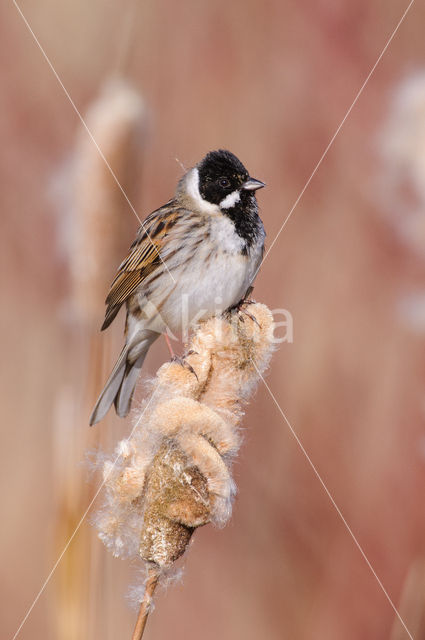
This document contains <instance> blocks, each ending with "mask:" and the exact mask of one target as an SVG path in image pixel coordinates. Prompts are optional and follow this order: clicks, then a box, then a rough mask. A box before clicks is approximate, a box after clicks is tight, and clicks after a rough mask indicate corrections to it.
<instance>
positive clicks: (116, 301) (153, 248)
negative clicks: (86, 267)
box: [102, 201, 183, 330]
mask: <svg viewBox="0 0 425 640" xmlns="http://www.w3.org/2000/svg"><path fill="white" fill-rule="evenodd" d="M173 205H174V203H173V201H170V202H169V203H167V204H166V205H164V207H161V208H160V209H157V210H156V211H154V212H153V213H151V214H150V215H149V216H148V217H147V218H146V220H145V221H144V223H143V226H142V227H140V229H139V231H138V234H137V237H136V239H135V241H134V242H133V244H132V245H131V247H130V251H129V254H128V256H127V257H126V259H125V260H124V261H123V262H122V263H121V264H120V266H119V268H118V272H117V274H116V276H115V278H114V280H113V282H112V284H111V288H110V290H109V293H108V297H107V298H106V304H107V309H106V314H105V320H104V323H103V325H102V330H103V329H106V328H107V327H108V326H109V325H110V324H111V322H112V320H113V319H114V318H115V316H116V315H117V313H118V311H119V309H120V307H121V305H122V304H123V303H124V302H125V301H126V300H127V299H128V298H129V297H130V296H131V295H132V294H133V293H134V292H135V291H136V289H138V288H139V287H140V285H141V284H142V283H143V281H144V280H145V279H146V278H147V276H148V275H150V274H151V273H152V272H153V271H155V270H156V269H158V268H164V264H163V258H162V257H161V254H162V253H163V251H164V248H165V247H166V244H167V235H168V233H169V231H170V229H171V228H172V227H173V226H174V224H175V223H176V222H177V220H178V219H179V217H181V215H182V213H183V210H182V209H180V208H176V207H175V205H174V206H173Z"/></svg>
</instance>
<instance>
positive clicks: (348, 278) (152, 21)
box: [0, 0, 425, 640]
mask: <svg viewBox="0 0 425 640" xmlns="http://www.w3.org/2000/svg"><path fill="white" fill-rule="evenodd" d="M407 4H408V3H407V2H400V1H398V0H391V1H387V2H383V1H381V0H379V1H378V0H373V1H372V2H368V1H366V0H358V2H356V3H353V2H348V0H340V1H339V2H335V1H332V0H318V1H316V2H307V1H305V0H300V1H299V2H297V3H295V2H290V1H288V0H284V1H281V0H280V1H278V0H267V1H264V0H263V1H262V2H260V1H259V0H248V1H245V2H242V1H241V0H235V1H234V2H231V3H230V2H224V1H223V0H216V1H211V0H210V1H208V2H207V1H205V0H200V1H198V2H194V1H190V0H181V1H180V2H170V1H168V2H167V1H165V0H157V1H156V2H153V1H152V0H145V1H144V2H137V1H135V0H125V2H121V3H112V2H105V1H102V0H93V1H92V2H90V3H87V2H82V1H81V0H74V1H73V2H70V1H68V0H65V1H59V2H57V1H56V2H55V1H53V0H40V1H39V2H37V3H36V5H35V4H34V3H30V2H28V1H27V0H22V2H21V4H20V7H21V9H22V12H23V13H24V15H25V17H26V19H27V21H28V23H29V25H30V26H31V28H32V29H33V31H34V33H35V35H36V37H37V38H38V39H39V41H40V44H41V45H42V47H43V48H44V49H45V52H46V54H47V56H48V57H49V59H50V61H51V63H52V65H53V66H54V68H55V70H56V72H57V74H58V75H59V77H60V79H61V81H62V82H63V84H64V86H65V87H66V90H67V91H68V92H69V95H70V97H71V98H72V100H73V101H74V103H75V106H76V108H77V109H78V110H79V111H80V112H81V114H82V115H83V117H84V118H85V120H86V122H87V124H88V126H89V128H90V131H91V132H92V133H93V136H94V137H95V139H96V141H97V143H98V145H99V147H100V148H101V150H102V152H103V153H104V156H105V158H106V159H107V161H108V162H109V163H110V166H111V167H112V169H113V171H114V172H115V174H116V176H117V178H118V179H119V181H120V183H121V185H122V186H123V188H124V190H125V193H126V194H127V196H128V199H129V201H130V203H131V205H132V206H130V204H129V202H128V201H127V200H126V199H125V197H124V196H123V194H122V193H121V192H120V190H119V188H118V187H117V185H116V184H115V183H114V180H113V179H112V177H111V175H110V173H108V170H107V168H106V167H105V164H104V162H103V160H102V159H101V158H100V156H99V153H98V150H97V149H96V147H95V145H94V143H93V141H92V140H91V139H90V137H89V135H88V133H87V131H85V130H84V127H83V126H82V124H81V122H80V120H79V118H78V116H77V114H76V112H75V111H74V109H73V107H72V105H71V104H70V101H69V100H68V98H67V96H66V95H65V93H64V91H63V89H62V88H61V86H60V85H59V83H58V81H57V79H56V78H55V76H54V74H53V73H52V70H51V69H50V68H49V65H48V63H47V62H46V59H45V58H44V57H43V55H42V53H41V52H40V50H39V48H38V47H37V45H36V43H35V41H34V39H33V37H32V35H31V33H30V32H29V30H28V28H27V26H26V25H25V22H24V20H23V19H22V17H21V16H20V14H19V12H18V10H17V8H16V7H15V5H14V4H13V3H12V2H7V3H2V5H1V7H0V32H1V38H0V49H1V53H2V55H1V62H0V65H1V91H0V105H1V114H2V117H1V119H0V132H1V140H2V144H1V154H0V164H1V175H2V187H1V190H0V200H1V210H2V233H1V236H2V250H1V252H0V265H1V268H0V274H1V275H0V277H1V283H2V297H3V313H2V314H1V317H0V322H1V331H0V335H1V339H2V361H3V366H2V370H1V389H2V398H3V399H2V410H3V420H2V424H3V427H2V447H1V453H0V456H1V466H0V469H1V474H2V482H1V487H2V488H1V504H2V523H3V524H2V527H1V530H0V554H1V563H0V564H1V567H2V571H1V580H0V598H1V601H2V603H3V607H2V609H3V613H2V622H1V636H2V637H4V638H13V637H15V633H16V631H17V630H18V627H19V625H20V624H21V622H22V620H23V618H24V616H25V615H26V612H27V611H28V609H29V607H30V606H31V604H32V602H33V600H34V598H35V597H36V595H37V593H38V592H39V590H40V588H41V587H42V585H43V583H44V581H45V579H46V578H47V577H48V575H49V573H50V571H51V569H52V567H53V566H54V564H55V562H56V560H57V559H58V557H59V555H60V554H61V552H62V550H64V548H65V545H66V544H67V542H68V540H69V538H70V536H71V535H72V534H73V532H74V530H75V527H77V525H78V524H79V523H80V520H81V518H82V516H83V515H84V514H85V512H86V510H87V507H88V506H89V505H90V503H91V501H92V499H93V498H94V497H95V494H96V491H97V488H98V486H99V484H100V478H99V477H98V476H96V475H95V476H91V475H90V471H89V464H88V463H87V452H90V451H93V450H95V449H96V448H98V447H101V448H103V449H105V450H106V451H111V450H112V449H113V447H114V445H115V443H116V442H117V440H118V439H120V438H122V437H123V436H125V435H126V434H128V433H129V432H130V429H131V423H130V421H129V420H127V421H122V420H119V419H117V418H115V416H113V415H111V416H109V417H108V419H107V420H105V421H104V422H102V424H101V425H98V426H97V427H95V428H94V429H89V427H88V417H89V413H90V409H91V407H92V404H93V402H94V400H95V397H96V396H97V394H98V392H99V391H100V389H101V386H102V383H103V382H104V380H105V379H106V375H107V373H109V370H110V369H111V367H112V364H113V362H114V361H115V358H116V355H117V353H118V350H119V348H120V344H121V340H122V328H123V317H122V315H120V316H119V318H118V321H116V323H114V325H113V326H112V327H111V329H110V330H109V331H108V332H107V334H102V335H100V334H99V328H100V325H101V323H102V320H103V313H104V308H103V300H104V297H105V295H106V292H107V288H108V285H109V283H110V281H111V279H112V277H113V275H114V273H115V270H116V267H117V265H118V263H119V262H120V260H121V258H122V257H123V256H124V254H125V251H126V247H127V246H128V245H129V243H130V242H131V240H132V238H133V236H134V234H135V231H136V229H137V227H138V221H137V218H136V215H135V212H136V213H137V214H138V215H139V216H140V217H141V218H142V219H143V218H144V217H145V216H146V215H147V214H148V213H149V212H150V211H151V210H153V209H154V208H156V207H157V206H159V205H161V204H163V203H164V202H165V201H166V200H168V198H169V197H170V196H171V195H172V193H173V190H174V187H175V184H176V182H177V180H178V178H179V177H180V175H181V172H182V169H181V166H180V164H179V163H178V162H176V158H177V159H178V160H179V161H180V162H181V163H183V164H184V165H185V166H186V167H189V166H192V165H193V164H194V163H196V162H197V161H198V160H199V159H200V158H201V157H202V156H203V155H204V154H205V152H207V151H208V150H211V149H215V148H220V147H224V148H228V149H230V150H232V151H233V152H234V153H236V154H237V155H238V156H239V157H240V158H241V159H242V161H243V162H244V164H246V166H247V167H248V169H249V171H250V172H251V174H252V175H254V176H256V177H258V178H260V179H261V180H264V181H265V182H266V183H267V188H266V189H264V190H263V191H261V192H260V193H259V202H260V206H261V210H262V217H263V220H264V223H265V226H266V229H267V233H268V243H269V245H270V244H271V242H272V241H273V239H274V238H275V236H276V234H277V232H278V231H279V229H280V227H281V225H282V223H283V221H284V220H285V218H286V217H287V215H288V213H289V211H290V210H291V208H292V206H293V204H294V202H295V201H296V199H297V197H298V195H299V193H300V191H301V189H302V188H303V187H304V185H305V183H306V181H307V180H308V178H309V177H310V175H311V173H312V171H313V169H314V167H315V166H316V164H317V162H318V160H319V158H320V156H321V155H322V153H323V151H324V150H325V148H326V146H327V144H328V143H329V141H330V139H331V138H332V136H333V134H334V133H335V131H336V129H337V127H338V125H339V124H340V122H341V121H342V119H343V117H344V115H345V114H346V112H347V110H348V109H349V107H350V105H351V104H352V101H353V100H354V98H355V96H356V94H357V92H358V90H359V89H360V87H361V85H362V84H363V82H364V80H365V78H366V76H367V74H368V73H369V71H370V69H371V68H372V66H373V65H374V63H375V62H376V60H377V58H378V56H379V54H380V53H381V51H382V49H383V47H384V46H385V44H386V42H387V40H388V38H389V37H390V35H391V33H392V32H393V30H394V28H395V26H396V25H397V23H398V21H399V19H400V17H401V15H402V14H403V12H404V10H405V9H406V7H407ZM424 20H425V7H424V6H423V5H421V4H420V3H416V4H413V6H412V8H411V10H410V12H409V13H408V15H407V17H406V19H405V21H404V22H403V24H402V25H401V27H400V29H399V31H398V33H397V34H396V36H395V37H394V40H393V41H392V43H391V45H390V46H389V48H388V50H387V51H386V53H385V55H384V56H383V58H382V61H381V62H380V64H379V65H378V67H377V69H376V71H375V73H374V74H373V76H372V78H371V80H370V81H369V83H368V84H367V86H366V88H365V90H364V92H363V94H362V95H361V97H360V99H359V101H358V103H357V104H356V106H355V107H354V109H353V111H352V112H351V114H350V115H349V117H348V119H347V121H346V122H345V124H344V126H343V128H342V130H341V132H340V133H339V135H338V137H337V138H336V140H335V142H334V144H333V146H332V147H331V149H330V150H329V152H328V154H327V155H326V157H325V159H324V161H323V163H322V164H321V166H320V167H319V169H318V171H317V173H316V175H315V176H314V178H313V179H312V181H311V183H310V185H309V186H308V188H307V190H306V192H305V193H304V195H303V197H302V198H301V200H300V202H299V204H298V205H297V207H296V208H295V210H294V212H293V214H292V216H291V218H290V219H289V221H288V223H287V224H286V226H285V228H284V230H283V231H282V233H281V235H280V236H279V238H278V240H277V242H276V244H275V245H274V247H273V249H272V251H271V253H270V255H269V256H268V258H267V260H266V261H265V263H264V265H263V267H262V270H261V272H260V274H259V276H258V278H257V281H256V286H255V292H254V296H255V298H256V299H257V300H259V301H262V302H265V303H266V304H268V305H269V306H270V308H271V309H278V308H285V309H287V310H289V311H290V313H291V314H292V317H293V321H294V342H293V343H292V344H288V343H283V344H282V345H281V346H280V348H279V349H278V351H277V352H276V353H275V355H274V358H273V361H272V365H271V368H270V370H269V372H268V377H267V382H268V384H269V385H270V388H271V390H272V391H273V393H274V394H275V396H276V399H277V401H278V402H279V404H280V406H281V408H282V410H283V411H284V412H285V414H286V415H287V417H288V419H289V421H290V423H291V424H292V426H293V428H294V430H295V431H296V433H297V434H298V436H299V438H300V439H301V441H302V443H303V445H304V447H305V449H306V451H307V452H308V454H309V456H310V457H311V459H312V461H313V463H314V464H315V465H316V467H317V470H318V472H319V473H320V474H321V476H322V478H323V481H324V482H325V483H326V485H327V487H328V489H329V491H330V493H331V494H332V496H333V497H334V499H335V501H336V503H337V505H338V506H339V508H340V509H341V512H342V514H343V515H344V517H345V519H346V521H347V523H348V524H349V526H350V527H351V529H352V531H353V534H354V535H355V536H356V538H357V539H358V541H359V543H360V545H361V546H362V548H363V550H364V552H365V553H366V555H367V557H368V559H369V561H370V563H371V564H372V566H373V568H374V570H375V571H376V574H377V576H379V579H380V580H381V581H382V584H383V585H384V587H385V589H386V590H387V592H388V594H389V596H390V597H391V599H392V600H393V602H394V604H395V605H396V606H397V608H399V611H400V614H401V616H402V617H403V619H404V621H405V623H406V625H407V626H408V628H409V630H410V633H411V635H412V636H413V637H415V638H419V637H421V638H422V637H425V626H424V618H425V538H424V533H425V509H424V506H423V495H424V483H425V250H424V247H425V188H424V184H425V45H424V38H423V25H424ZM132 207H133V208H134V210H133V208H132ZM278 319H281V318H278ZM166 358H168V355H167V350H166V347H165V345H164V344H159V343H157V344H156V345H155V346H154V348H153V349H152V350H151V351H150V353H149V356H148V359H147V361H146V364H145V374H146V375H149V374H150V375H152V374H153V373H154V372H155V370H156V369H157V367H158V366H159V365H160V364H161V363H162V362H163V361H164V360H165V359H166ZM138 393H139V395H140V397H142V396H143V384H141V385H140V387H139V392H138ZM244 429H245V441H244V445H243V448H242V452H241V455H240V456H239V458H238V460H237V463H236V465H235V478H236V482H237V485H238V490H239V493H238V496H237V499H236V502H235V506H234V514H233V517H232V520H231V522H230V524H229V525H228V526H227V527H226V528H225V529H223V530H217V529H214V528H213V527H211V526H207V527H205V528H203V529H201V530H198V531H197V532H196V534H195V536H194V541H193V544H192V546H191V548H190V550H189V552H188V553H187V554H186V557H185V559H184V562H183V563H182V566H183V568H184V571H183V579H182V581H181V582H179V583H178V584H174V585H172V586H170V587H169V588H168V589H166V590H165V589H164V590H162V591H161V592H160V593H159V594H158V596H157V597H156V608H155V611H154V613H153V614H152V615H151V617H150V619H149V621H148V626H147V630H146V634H145V637H146V639H147V640H149V639H152V640H153V639H155V638H165V637H171V636H172V637H173V638H175V639H176V640H178V639H183V638H184V639H185V640H188V639H189V638H203V639H205V640H212V639H213V638H214V639H215V638H222V639H234V638H244V639H246V640H254V639H257V638H267V639H269V640H274V639H278V638H279V639H280V638H287V639H291V640H292V639H297V640H304V639H305V640H307V639H312V638H314V639H316V640H317V639H319V640H321V639H326V640H333V639H338V640H340V639H341V638H343V639H344V640H351V639H353V640H354V639H356V640H357V639H359V638H361V639H362V640H368V639H374V640H380V639H384V638H390V640H402V639H404V638H408V637H409V636H408V634H407V632H406V631H405V630H404V629H403V627H402V625H401V624H400V623H399V622H397V620H396V617H395V613H394V610H393V609H392V608H391V606H390V604H389V602H388V600H387V599H386V597H385V595H384V593H383V591H382V589H381V588H380V586H379V584H378V582H377V580H376V578H375V577H374V575H373V574H372V572H371V570H370V569H369V567H368V566H367V564H366V562H365V561H364V559H363V557H362V555H361V553H360V552H359V549H358V548H357V547H356V545H355V543H354V541H353V539H352V538H351V537H350V535H349V533H348V531H347V529H346V527H345V526H344V524H343V522H342V521H341V518H340V517H339V515H338V513H337V512H336V510H335V508H334V506H333V505H332V504H331V501H330V500H329V497H328V496H327V495H326V493H325V491H324V489H323V487H322V486H321V484H320V482H319V481H318V479H317V477H316V476H315V474H314V472H313V470H312V468H311V466H310V465H309V463H308V461H307V460H306V458H305V456H304V454H303V452H302V451H301V449H300V447H299V446H298V444H297V442H296V441H295V439H294V437H293V435H292V434H291V432H290V430H289V428H288V426H287V424H286V423H285V421H284V420H283V418H282V416H281V414H280V413H279V411H278V409H277V407H276V405H275V404H274V403H273V401H272V399H271V397H270V395H269V394H268V392H267V390H266V388H265V387H264V385H261V384H260V386H259V388H258V391H257V394H256V396H255V398H254V399H253V400H252V402H251V403H250V406H249V407H248V409H247V414H246V417H245V420H244ZM96 504H97V503H96V501H95V503H94V505H93V507H92V508H91V510H90V512H89V513H88V515H87V517H86V518H85V519H84V520H83V521H82V522H81V523H80V526H79V529H78V531H77V532H76V534H75V536H74V537H73V538H72V540H71V542H70V544H69V546H68V547H67V549H66V552H65V553H64V555H63V557H62V559H61V561H60V562H59V564H58V565H57V568H56V570H55V572H54V573H53V575H52V577H51V579H50V581H49V582H48V584H47V586H46V588H45V590H44V591H43V592H42V594H41V595H40V598H39V599H38V601H37V602H36V604H35V606H34V608H33V609H32V611H31V613H30V615H29V616H28V618H27V620H26V622H25V624H24V625H23V626H22V628H21V630H20V632H19V635H18V636H17V637H19V638H20V639H22V640H24V639H25V638H43V639H47V640H50V639H54V638H59V639H60V640H74V639H77V638H93V637H102V638H104V639H105V640H112V639H116V638H123V639H125V638H129V637H130V636H131V630H132V628H133V626H134V622H135V618H136V613H135V611H134V609H132V608H131V607H130V605H129V604H128V601H127V598H126V594H127V593H128V590H129V588H130V586H131V585H132V584H137V583H138V582H140V580H141V577H140V573H138V571H139V568H138V567H137V566H136V565H132V564H131V563H125V562H123V561H121V560H116V559H114V558H112V557H110V556H109V554H108V553H107V552H106V550H105V549H104V548H103V545H102V544H101V542H100V541H99V540H98V539H97V538H96V535H95V532H94V530H93V529H92V527H91V526H90V514H91V512H92V511H93V510H95V509H96Z"/></svg>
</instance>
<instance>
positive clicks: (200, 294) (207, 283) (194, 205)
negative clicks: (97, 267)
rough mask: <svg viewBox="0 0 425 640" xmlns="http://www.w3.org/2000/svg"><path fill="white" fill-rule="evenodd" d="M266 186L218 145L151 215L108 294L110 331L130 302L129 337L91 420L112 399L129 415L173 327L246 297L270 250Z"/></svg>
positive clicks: (120, 412)
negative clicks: (262, 203)
mask: <svg viewBox="0 0 425 640" xmlns="http://www.w3.org/2000/svg"><path fill="white" fill-rule="evenodd" d="M264 186H265V185H264V183H263V182H261V181H260V180H255V179H254V178H251V177H250V176H249V173H248V171H247V170H246V169H245V167H244V166H243V164H242V163H241V162H240V160H238V158H237V157H236V156H234V155H233V153H230V151H224V150H219V151H211V152H210V153H208V154H207V155H206V156H205V158H203V160H201V162H199V164H197V165H196V167H194V168H192V169H189V171H187V172H186V173H185V174H184V176H183V177H182V178H181V180H180V182H179V183H178V186H177V189H176V193H175V196H174V198H172V199H171V200H170V201H169V202H167V204H165V205H164V206H162V207H161V208H160V209H157V210H156V211H154V212H153V213H151V214H150V215H149V216H148V217H147V218H146V220H145V221H144V223H143V224H142V226H141V227H140V229H139V231H138V233H137V236H136V239H135V241H134V242H133V244H132V245H131V247H130V251H129V254H128V256H127V258H126V259H125V260H124V262H122V263H121V265H120V267H119V269H118V273H117V275H116V276H115V279H114V281H113V282H112V285H111V289H110V291H109V294H108V297H107V298H106V304H107V309H106V316H105V321H104V323H103V325H102V330H103V329H106V328H107V327H109V325H110V324H111V322H112V321H113V319H114V318H115V316H116V315H117V313H118V311H119V309H120V307H121V305H123V304H124V303H125V305H126V307H127V318H126V325H125V337H126V342H125V345H124V348H123V350H122V351H121V354H120V356H119V358H118V361H117V363H116V364H115V367H114V369H113V371H112V373H111V375H110V377H109V379H108V381H107V383H106V385H105V388H104V389H103V391H102V393H101V394H100V397H99V399H98V401H97V403H96V406H95V408H94V410H93V413H92V415H91V417H90V424H95V423H96V422H99V420H101V419H102V418H103V417H104V416H105V414H106V413H107V412H108V410H109V408H110V407H111V405H112V403H114V404H115V410H116V412H117V414H118V415H119V416H121V417H124V416H126V415H127V413H128V412H129V410H130V405H131V399H132V396H133V391H134V388H135V385H136V381H137V378H138V375H139V372H140V369H141V367H142V364H143V361H144V359H145V357H146V354H147V352H148V349H149V347H150V346H151V344H152V343H153V342H154V340H156V339H157V338H158V337H159V336H160V334H161V333H163V332H164V331H166V329H167V328H169V329H171V331H173V332H180V331H182V329H186V328H187V326H191V325H193V324H194V323H195V322H200V321H202V320H206V319H207V318H209V317H211V316H213V315H215V314H218V313H222V312H223V311H226V310H227V309H229V308H231V307H233V306H235V305H237V304H238V303H239V302H240V301H241V300H243V299H244V297H245V295H246V293H247V291H248V290H249V289H250V287H251V284H252V282H253V280H254V278H255V276H256V274H257V271H258V268H259V266H260V263H261V259H262V256H263V249H264V238H265V232H264V227H263V223H262V222H261V219H260V217H259V215H258V205H257V200H256V197H255V192H256V190H257V189H260V188H261V187H264ZM184 324H186V325H187V326H186V327H185V326H183V325H184Z"/></svg>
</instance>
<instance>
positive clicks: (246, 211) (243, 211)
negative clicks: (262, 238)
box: [221, 193, 264, 254]
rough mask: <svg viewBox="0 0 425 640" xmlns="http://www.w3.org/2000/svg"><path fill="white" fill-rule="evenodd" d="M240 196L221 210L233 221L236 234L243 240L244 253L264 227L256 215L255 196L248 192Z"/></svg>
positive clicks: (262, 231)
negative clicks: (232, 203) (229, 205)
mask: <svg viewBox="0 0 425 640" xmlns="http://www.w3.org/2000/svg"><path fill="white" fill-rule="evenodd" d="M241 196H242V197H241V200H240V201H239V202H237V203H236V204H235V205H234V206H233V207H231V208H229V209H222V210H221V211H222V213H223V214H224V215H226V216H227V217H228V218H230V220H231V221H232V222H233V224H234V225H235V230H236V233H237V234H238V236H240V237H241V238H242V240H245V246H244V248H243V250H242V253H243V254H246V253H248V250H249V249H250V248H251V247H252V246H253V245H254V244H255V243H256V241H257V239H258V236H259V235H260V234H263V233H264V227H263V223H262V222H261V219H260V216H259V215H258V205H257V200H256V198H255V196H254V195H252V194H249V193H242V194H241Z"/></svg>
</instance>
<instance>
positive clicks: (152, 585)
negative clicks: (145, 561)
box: [131, 569, 159, 640]
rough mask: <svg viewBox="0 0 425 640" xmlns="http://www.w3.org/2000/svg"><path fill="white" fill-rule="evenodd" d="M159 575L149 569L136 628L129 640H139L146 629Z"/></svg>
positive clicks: (154, 570)
mask: <svg viewBox="0 0 425 640" xmlns="http://www.w3.org/2000/svg"><path fill="white" fill-rule="evenodd" d="M158 580H159V573H158V570H157V569H149V574H148V579H147V581H146V588H145V595H144V596H143V600H142V602H141V603H140V609H139V615H138V616H137V622H136V626H135V627H134V631H133V635H132V636H131V640H141V638H142V637H143V632H144V630H145V627H146V621H147V619H148V615H149V611H150V606H151V601H152V597H153V594H154V591H155V589H156V585H157V584H158Z"/></svg>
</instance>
